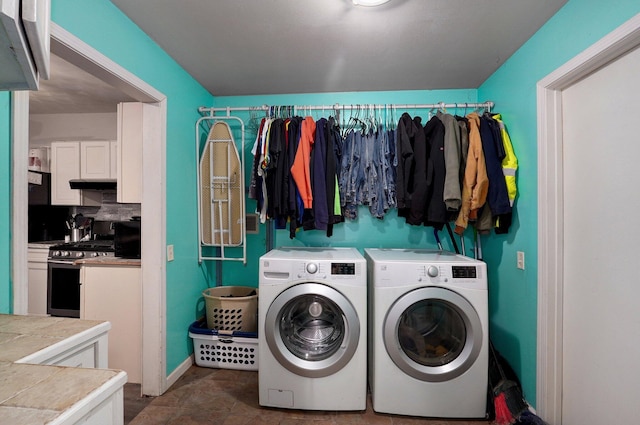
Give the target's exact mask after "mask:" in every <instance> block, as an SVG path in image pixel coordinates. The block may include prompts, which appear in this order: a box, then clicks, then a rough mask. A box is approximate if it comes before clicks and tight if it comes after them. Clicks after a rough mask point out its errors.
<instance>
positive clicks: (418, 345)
mask: <svg viewBox="0 0 640 425" xmlns="http://www.w3.org/2000/svg"><path fill="white" fill-rule="evenodd" d="M365 257H366V259H367V262H368V265H367V267H368V276H369V296H370V303H369V332H370V334H369V365H370V367H369V385H370V388H371V397H372V401H373V409H374V410H375V411H376V412H382V413H394V414H400V415H411V416H422V417H438V418H484V417H486V412H487V380H488V347H489V327H488V310H489V307H488V304H489V303H488V293H487V271H486V264H485V263H484V262H482V261H478V260H474V259H472V258H468V257H465V256H461V255H456V254H453V253H450V252H446V251H428V250H402V249H365Z"/></svg>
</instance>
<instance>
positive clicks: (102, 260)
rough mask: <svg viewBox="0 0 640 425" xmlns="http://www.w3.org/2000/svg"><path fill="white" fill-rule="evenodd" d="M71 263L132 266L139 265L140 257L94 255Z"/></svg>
mask: <svg viewBox="0 0 640 425" xmlns="http://www.w3.org/2000/svg"><path fill="white" fill-rule="evenodd" d="M73 264H80V265H81V266H133V267H140V265H141V264H142V263H141V261H140V259H135V258H120V257H96V258H83V259H82V260H76V261H74V262H73Z"/></svg>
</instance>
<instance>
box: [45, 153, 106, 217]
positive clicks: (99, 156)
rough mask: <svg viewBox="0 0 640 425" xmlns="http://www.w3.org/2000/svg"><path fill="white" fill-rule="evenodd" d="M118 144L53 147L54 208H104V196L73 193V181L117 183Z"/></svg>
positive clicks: (76, 190) (52, 179)
mask: <svg viewBox="0 0 640 425" xmlns="http://www.w3.org/2000/svg"><path fill="white" fill-rule="evenodd" d="M115 144H116V142H113V141H90V142H53V143H51V204H52V205H100V204H101V202H102V194H101V193H100V192H95V191H82V190H79V189H71V188H70V187H69V180H71V179H101V180H102V179H115V178H116V175H115V174H116V173H115V170H116V168H117V167H116V165H115V164H114V163H115V162H116V161H117V158H116V156H115V155H112V153H113V152H114V151H115V150H116V148H115Z"/></svg>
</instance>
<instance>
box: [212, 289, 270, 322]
mask: <svg viewBox="0 0 640 425" xmlns="http://www.w3.org/2000/svg"><path fill="white" fill-rule="evenodd" d="M202 295H203V296H204V299H205V304H206V313H207V327H208V328H209V329H217V330H222V331H242V332H256V331H257V329H258V289H257V288H252V287H249V286H218V287H215V288H209V289H206V290H204V291H203V292H202Z"/></svg>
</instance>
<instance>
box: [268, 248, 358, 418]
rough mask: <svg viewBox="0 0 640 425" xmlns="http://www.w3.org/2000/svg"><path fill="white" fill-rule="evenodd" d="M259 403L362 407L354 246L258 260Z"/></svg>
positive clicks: (283, 251) (284, 251)
mask: <svg viewBox="0 0 640 425" xmlns="http://www.w3.org/2000/svg"><path fill="white" fill-rule="evenodd" d="M259 273H260V276H259V289H260V296H259V298H258V329H259V330H258V343H259V344H258V363H259V365H260V367H259V369H258V382H259V383H258V387H259V402H260V405H262V406H271V407H282V408H291V409H305V410H365V409H366V399H367V340H366V334H367V275H366V273H367V267H366V261H365V259H364V257H363V256H362V255H361V254H360V253H359V252H358V250H357V249H355V248H280V249H274V250H272V251H270V252H268V253H267V254H265V255H263V256H262V257H261V258H260V272H259Z"/></svg>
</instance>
